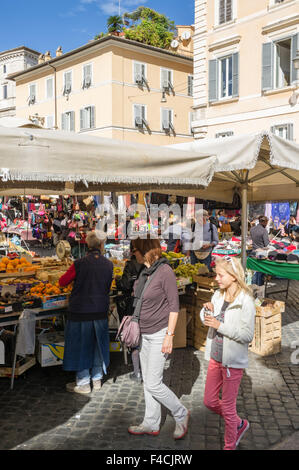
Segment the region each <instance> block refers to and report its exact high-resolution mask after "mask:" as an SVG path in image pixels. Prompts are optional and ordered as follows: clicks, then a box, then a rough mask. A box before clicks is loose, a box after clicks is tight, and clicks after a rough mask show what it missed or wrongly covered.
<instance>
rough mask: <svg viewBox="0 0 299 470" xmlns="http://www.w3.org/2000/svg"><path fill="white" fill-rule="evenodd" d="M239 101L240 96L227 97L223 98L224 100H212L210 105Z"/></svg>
mask: <svg viewBox="0 0 299 470" xmlns="http://www.w3.org/2000/svg"><path fill="white" fill-rule="evenodd" d="M237 101H239V97H238V96H236V97H234V98H227V99H223V100H218V101H212V102H211V103H209V106H219V105H221V104H228V103H236V102H237Z"/></svg>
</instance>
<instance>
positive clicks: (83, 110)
mask: <svg viewBox="0 0 299 470" xmlns="http://www.w3.org/2000/svg"><path fill="white" fill-rule="evenodd" d="M84 116H85V109H80V129H81V130H82V129H85V119H84Z"/></svg>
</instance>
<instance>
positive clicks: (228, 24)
mask: <svg viewBox="0 0 299 470" xmlns="http://www.w3.org/2000/svg"><path fill="white" fill-rule="evenodd" d="M236 21H237V19H236V18H234V19H233V20H231V21H227V22H226V23H221V24H215V25H214V27H213V30H214V31H219V30H221V29H225V28H226V27H229V26H233V25H234V24H235V23H236Z"/></svg>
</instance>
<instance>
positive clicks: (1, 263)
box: [0, 256, 36, 274]
mask: <svg viewBox="0 0 299 470" xmlns="http://www.w3.org/2000/svg"><path fill="white" fill-rule="evenodd" d="M35 271H36V266H34V265H33V264H32V263H30V262H29V261H28V260H27V259H26V258H24V257H21V258H14V259H10V258H8V257H7V256H4V257H3V258H1V260H0V273H2V274H3V273H4V274H13V273H20V272H24V273H27V272H35Z"/></svg>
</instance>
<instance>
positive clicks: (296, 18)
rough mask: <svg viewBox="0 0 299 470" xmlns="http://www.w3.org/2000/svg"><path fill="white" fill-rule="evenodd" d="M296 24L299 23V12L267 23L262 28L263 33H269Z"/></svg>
mask: <svg viewBox="0 0 299 470" xmlns="http://www.w3.org/2000/svg"><path fill="white" fill-rule="evenodd" d="M296 24H299V14H298V15H293V16H289V17H287V18H282V19H280V20H278V21H275V22H273V23H269V24H267V25H266V26H264V27H263V28H262V34H269V33H272V32H274V31H277V30H279V29H283V28H288V27H289V26H293V25H296Z"/></svg>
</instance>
